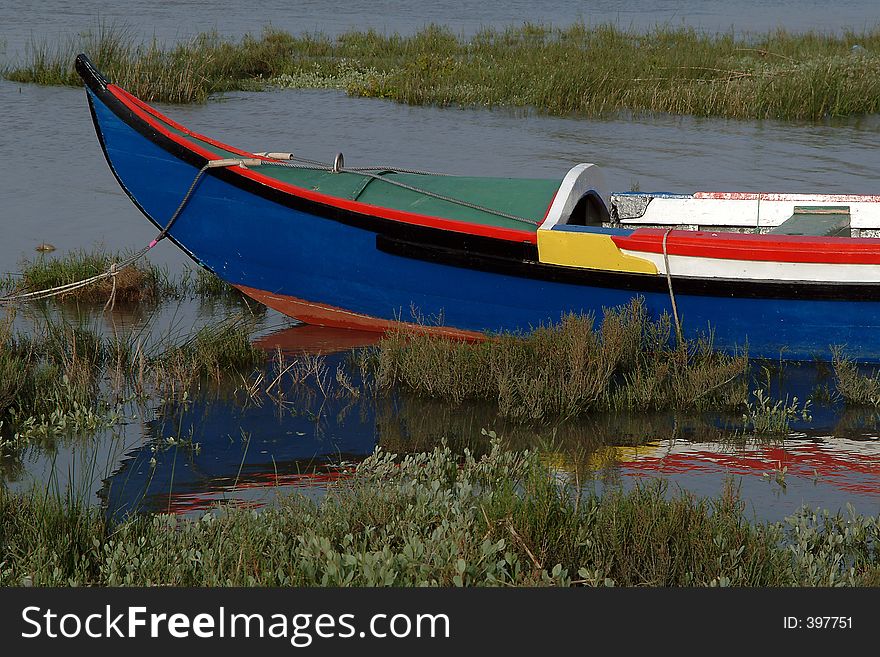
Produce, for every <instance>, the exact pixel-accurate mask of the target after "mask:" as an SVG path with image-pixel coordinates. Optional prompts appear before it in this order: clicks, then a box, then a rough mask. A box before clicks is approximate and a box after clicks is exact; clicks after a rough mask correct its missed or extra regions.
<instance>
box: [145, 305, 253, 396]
mask: <svg viewBox="0 0 880 657" xmlns="http://www.w3.org/2000/svg"><path fill="white" fill-rule="evenodd" d="M253 330H254V322H253V319H252V318H250V317H247V316H243V315H242V316H237V317H230V318H227V319H225V320H223V321H221V322H219V323H216V324H211V325H208V326H204V327H202V328H201V329H199V330H197V331H196V332H195V333H193V334H192V335H190V336H189V337H188V338H187V339H185V340H183V341H182V342H178V343H175V344H172V345H169V346H167V347H166V348H164V349H163V350H161V351H160V352H159V353H156V354H155V355H153V356H149V357H148V359H147V360H148V362H149V367H150V369H151V372H152V375H153V377H154V381H155V383H156V386H157V387H158V388H159V389H160V390H164V391H166V392H167V391H171V392H174V391H182V390H186V389H188V388H191V387H192V386H193V385H195V384H196V383H198V382H200V381H203V380H205V379H211V380H213V381H215V382H216V383H220V382H221V381H222V380H223V379H224V378H228V377H232V378H236V377H238V378H240V377H241V375H243V374H247V373H250V372H251V371H252V370H253V369H254V368H256V367H257V366H259V365H261V364H262V363H264V362H265V361H266V353H265V352H264V351H263V350H261V349H259V348H258V347H255V346H254V345H253V343H251V340H250V336H251V333H252V332H253Z"/></svg>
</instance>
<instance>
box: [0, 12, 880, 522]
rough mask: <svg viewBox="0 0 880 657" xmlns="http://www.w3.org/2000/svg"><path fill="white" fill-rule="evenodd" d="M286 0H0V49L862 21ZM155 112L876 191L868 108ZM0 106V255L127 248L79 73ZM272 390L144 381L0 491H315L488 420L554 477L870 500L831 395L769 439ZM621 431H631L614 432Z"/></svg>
mask: <svg viewBox="0 0 880 657" xmlns="http://www.w3.org/2000/svg"><path fill="white" fill-rule="evenodd" d="M288 4H289V3H281V2H277V3H272V2H264V3H259V5H260V6H259V7H258V9H260V8H262V10H263V11H259V10H252V9H248V10H247V11H245V10H238V9H237V8H236V6H233V7H224V8H223V9H222V13H221V10H219V9H217V8H216V5H211V4H210V3H200V2H178V3H163V4H161V6H159V7H154V8H142V7H141V6H140V5H139V6H138V13H137V15H136V16H133V14H132V12H131V10H130V9H129V5H127V4H124V3H109V2H97V1H93V2H84V3H82V2H80V3H63V2H56V3H48V4H44V5H30V6H28V7H25V8H24V9H22V8H21V7H20V6H19V5H18V4H16V5H13V4H10V3H9V2H7V1H6V0H0V39H2V40H4V41H5V53H6V55H7V57H9V56H12V55H16V54H17V53H19V52H20V51H21V50H22V48H23V46H24V43H25V42H26V39H25V37H26V36H27V35H29V34H30V33H34V34H35V35H37V36H46V35H50V36H51V35H53V34H55V33H57V32H61V31H64V32H67V31H68V30H70V29H86V28H88V27H90V26H92V25H94V21H95V17H96V15H100V16H102V17H104V18H106V19H108V20H114V19H120V20H121V19H125V20H127V21H129V22H130V23H131V22H132V21H133V24H134V25H136V26H138V27H137V28H135V29H136V32H137V34H139V35H142V36H149V35H152V34H153V33H155V34H156V35H157V36H158V37H159V38H163V39H164V38H168V39H172V38H178V37H186V36H189V35H191V34H194V33H197V32H200V31H203V30H204V29H210V28H214V27H215V28H216V29H218V31H221V32H222V33H227V34H231V35H238V34H241V33H244V32H248V31H251V32H253V31H258V30H259V29H260V28H261V27H262V25H264V24H265V23H266V22H268V21H271V22H272V24H273V25H275V26H276V27H279V28H282V29H288V30H292V31H300V30H302V29H319V30H323V31H326V32H329V33H337V32H340V31H344V30H346V29H350V28H352V27H358V28H363V27H367V26H373V27H376V28H377V29H382V30H387V31H394V30H400V31H411V30H413V29H416V28H418V27H420V26H421V25H422V24H424V23H425V22H429V21H431V20H436V21H439V22H444V23H448V24H450V25H451V26H452V27H453V28H454V29H459V30H462V31H473V30H476V29H478V28H479V26H480V25H505V24H510V23H518V22H519V21H521V20H524V19H528V20H536V21H552V22H554V23H566V22H570V21H571V20H576V19H578V18H583V19H584V20H587V21H593V22H599V21H607V20H611V21H616V22H619V23H620V24H622V25H625V26H626V25H630V24H632V25H635V26H637V27H638V26H645V25H650V24H654V23H657V22H664V21H665V22H670V23H671V24H678V23H679V22H683V23H686V24H690V25H695V26H698V27H704V28H708V29H727V28H728V27H731V26H733V27H734V28H735V29H740V30H764V29H766V28H768V27H770V26H772V25H777V24H781V23H782V22H783V21H785V23H784V24H785V25H786V26H787V27H789V28H790V29H805V28H817V27H818V28H822V29H829V30H840V29H843V28H845V27H854V28H856V29H859V28H861V27H863V26H865V25H873V23H874V20H875V17H874V16H873V14H874V13H875V9H874V3H873V2H858V1H856V2H850V3H844V4H842V5H838V6H835V8H834V11H833V12H831V10H829V9H828V8H827V6H826V5H825V4H824V3H819V2H809V1H805V2H801V3H796V2H790V3H784V4H781V5H780V4H776V5H773V7H770V8H765V7H764V5H763V3H758V2H751V1H750V0H749V1H746V0H740V1H738V2H733V3H720V2H717V3H716V2H708V3H686V2H652V3H635V2H629V3H627V2H607V3H601V2H599V3H592V4H590V5H585V4H584V3H563V2H555V3H554V2H551V3H542V4H541V5H540V9H539V8H538V5H536V4H535V5H532V4H531V3H506V4H505V7H506V9H504V10H501V9H496V8H494V6H493V5H491V4H490V5H488V6H483V5H480V7H479V8H475V7H476V5H473V6H472V5H471V4H470V3H453V2H445V3H444V2H440V3H432V5H431V8H429V9H427V10H426V11H428V13H425V11H421V12H420V13H418V15H417V17H416V15H415V14H414V12H413V11H412V3H405V2H385V3H382V2H380V3H379V4H380V5H381V6H382V8H383V10H384V11H379V10H377V8H376V3H375V2H371V3H359V2H349V3H345V6H344V7H342V6H341V5H337V4H334V3H332V2H331V3H327V2H322V3H297V4H296V5H295V7H296V8H290V7H288ZM464 4H467V8H466V9H467V10H466V11H463V10H462V9H463V8H464ZM484 5H485V3H484ZM587 7H588V8H589V11H587ZM793 8H796V9H797V11H793V10H792V9H793ZM830 14H833V15H830ZM449 16H457V17H458V18H456V19H454V20H450V19H448V17H449ZM377 17H378V18H377ZM743 17H745V18H743ZM164 109H165V111H167V112H168V113H169V114H170V115H171V116H172V117H173V118H175V119H177V120H178V121H180V122H181V123H184V124H185V125H188V126H189V127H191V128H193V129H195V130H198V131H200V132H203V133H206V134H208V135H211V136H214V137H217V138H219V139H221V140H224V141H228V142H230V143H232V144H235V145H238V146H241V147H244V148H246V149H251V150H294V151H296V152H297V153H298V154H300V155H304V156H307V157H314V158H319V159H324V160H330V159H332V157H333V156H334V155H335V154H336V153H337V152H338V151H343V152H344V153H345V156H346V163H347V164H349V165H352V166H358V165H376V164H384V165H388V164H390V165H398V166H407V167H414V168H423V169H433V170H437V171H446V172H453V173H462V174H469V175H479V174H485V175H499V176H529V177H541V176H543V177H555V178H558V177H561V176H562V175H564V173H565V172H566V171H567V170H568V168H569V167H571V166H572V165H573V164H576V163H578V162H584V161H589V162H595V163H597V164H599V165H600V166H601V167H602V168H603V169H604V171H605V174H606V179H607V181H608V187H609V188H610V189H617V190H626V189H629V188H630V187H632V186H635V185H638V187H639V188H640V189H642V190H670V191H695V190H710V191H711V190H746V191H792V192H797V191H802V192H809V191H814V190H821V191H826V192H838V193H872V194H877V193H880V176H878V173H880V118H878V117H863V118H860V119H854V120H849V121H844V122H834V123H828V124H820V125H815V124H791V123H778V122H772V121H762V122H753V121H727V120H714V119H712V120H709V119H705V120H704V119H691V118H677V117H651V118H620V119H617V120H606V121H585V120H573V119H565V118H546V117H537V116H534V115H531V114H529V113H528V112H509V111H484V110H457V109H445V110H441V109H436V108H422V107H405V106H401V105H395V104H392V103H388V102H384V101H380V100H372V99H356V98H348V97H346V96H345V95H344V94H342V93H339V92H335V91H283V92H282V91H275V92H267V93H237V94H230V95H228V96H226V97H224V98H222V99H216V100H214V101H212V102H210V103H208V104H207V105H204V106H192V107H167V108H164ZM0 117H2V119H0V121H2V130H0V152H2V153H3V155H4V157H5V158H6V159H7V165H6V166H5V167H4V171H3V175H2V176H0V217H2V221H3V226H4V228H5V230H4V233H3V239H2V240H0V271H3V272H14V271H16V270H17V268H18V263H19V262H20V261H21V259H23V258H30V257H34V256H35V253H34V247H35V246H36V245H37V244H39V243H41V242H50V243H52V244H55V245H56V246H57V247H58V252H59V253H63V252H65V251H67V250H71V249H78V248H92V247H94V246H95V245H103V246H104V247H106V248H108V249H114V250H115V249H126V248H138V247H140V246H141V245H143V244H145V243H147V242H149V240H150V239H151V238H152V237H153V236H154V230H153V229H152V228H151V227H150V226H149V225H148V224H147V222H146V221H145V220H144V219H143V218H142V217H141V216H140V214H139V213H138V211H137V210H136V209H135V208H133V207H132V206H131V204H130V202H129V201H128V200H127V198H126V197H125V196H124V195H123V194H122V192H121V190H120V189H119V188H118V186H117V185H116V183H115V181H114V180H113V178H112V176H111V174H110V172H109V170H108V169H107V166H106V163H105V162H104V160H103V157H102V155H101V153H100V150H99V147H98V144H97V140H96V139H95V135H94V131H93V128H92V126H91V122H90V118H89V115H88V110H87V107H86V103H85V97H84V94H83V92H82V91H81V90H77V89H56V88H40V87H35V86H28V85H17V84H13V83H9V82H6V81H0ZM151 256H152V259H153V261H154V262H156V263H157V264H161V265H164V266H167V267H168V268H169V270H170V271H171V273H172V274H175V273H179V272H180V271H181V270H182V269H183V267H185V266H186V261H185V258H184V257H183V256H181V255H180V254H179V253H178V252H177V251H176V250H175V249H174V247H173V246H172V245H170V244H167V243H163V244H160V245H159V247H157V248H156V249H155V250H154V252H153V253H152V254H151ZM158 312H159V314H160V315H162V317H164V319H162V318H160V319H159V321H158V322H157V325H158V326H161V327H165V328H162V329H159V330H167V327H168V326H170V325H176V326H177V327H178V330H179V331H180V332H181V333H184V332H185V331H186V329H187V328H188V327H189V326H194V325H196V324H197V323H199V322H210V321H212V320H214V319H215V318H216V317H218V316H220V314H222V312H223V311H222V309H216V308H211V307H207V306H204V307H200V306H198V305H197V304H195V303H191V304H183V305H180V304H178V305H176V306H173V307H168V308H163V309H161V310H160V311H158ZM89 321H93V320H89ZM101 321H103V320H101ZM133 321H135V322H138V321H140V322H144V321H146V320H145V319H144V318H135V319H134V320H133ZM281 324H282V322H281V320H280V319H279V318H278V317H273V316H270V317H269V318H268V319H267V322H266V324H265V326H264V327H263V329H264V330H263V334H267V333H268V334H270V335H271V336H273V337H272V338H271V340H275V341H276V342H277V343H279V344H281V343H283V344H284V345H286V347H285V348H287V349H288V350H291V351H297V350H302V349H307V350H312V351H315V350H318V351H321V352H322V353H326V352H327V351H330V350H332V348H333V347H334V345H337V343H339V342H340V341H341V342H342V343H343V344H344V346H346V347H352V346H358V344H363V340H364V338H363V336H339V335H335V334H329V333H322V332H321V331H317V332H315V331H310V332H308V333H307V332H305V331H303V330H302V329H286V330H287V332H286V333H280V334H279V333H277V332H274V330H275V329H277V328H278V326H279V325H281ZM298 330H299V332H297V331H298ZM352 340H354V341H355V343H357V344H351V341H352ZM266 344H267V347H271V346H272V345H271V344H270V343H266ZM816 376H818V373H817V372H815V371H813V372H812V373H809V372H808V373H807V374H805V375H803V376H802V377H801V378H798V377H792V379H790V380H789V383H787V384H786V386H787V387H783V388H780V389H778V390H777V391H776V392H777V393H779V394H780V396H782V395H783V394H785V393H786V392H792V391H793V390H797V392H796V393H792V394H798V395H799V396H800V398H801V399H804V398H805V397H806V396H808V395H809V394H810V392H811V391H812V389H813V388H814V387H815V385H816ZM811 377H812V378H811ZM801 379H803V380H801ZM284 401H286V402H289V403H281V404H279V403H277V400H273V399H270V398H266V399H262V400H261V401H260V402H259V403H258V402H256V401H253V400H251V401H250V402H248V401H247V400H244V399H242V398H241V395H240V394H239V395H238V396H236V395H235V394H232V395H231V396H229V397H227V398H224V399H220V400H216V399H214V400H201V399H196V400H193V401H192V402H190V403H189V404H183V405H177V406H174V405H171V406H168V405H163V404H161V403H160V402H159V401H158V400H152V401H151V402H150V403H148V404H145V405H141V406H132V407H130V408H128V409H127V412H126V420H125V421H124V422H123V423H121V424H120V425H119V426H118V427H117V428H115V429H114V430H113V431H110V432H107V434H106V435H102V436H101V437H99V438H98V439H89V440H72V441H67V440H59V441H57V442H56V443H55V444H54V445H49V444H47V445H44V446H43V447H41V448H34V449H29V450H26V451H25V452H24V453H21V454H15V455H8V454H7V455H4V456H3V458H2V460H0V477H2V480H3V482H4V484H5V485H8V486H12V487H13V488H16V489H25V488H28V487H29V486H31V485H33V484H34V483H35V482H36V483H37V484H38V485H41V486H42V485H45V484H46V482H53V483H52V485H55V486H58V487H59V488H64V487H65V486H67V485H72V486H74V487H77V488H79V489H81V490H82V491H83V494H84V495H85V496H87V497H88V498H89V499H91V500H92V501H94V502H103V503H105V504H106V505H107V507H108V508H109V509H110V510H111V512H113V513H116V512H119V513H124V512H127V511H128V510H131V509H133V508H142V509H147V510H172V511H173V510H178V511H187V510H189V511H195V510H197V509H201V508H204V507H205V506H207V505H210V504H211V503H213V502H216V501H218V500H223V499H237V500H243V501H246V502H249V503H254V504H261V503H266V502H267V501H270V500H271V497H272V496H273V495H274V494H276V493H277V492H278V491H279V490H281V491H286V490H291V489H296V490H302V491H308V492H310V493H311V494H315V495H320V493H321V491H322V490H323V487H324V486H325V485H326V483H327V482H328V481H332V480H334V479H335V478H338V477H342V476H345V470H346V468H348V467H349V466H350V464H351V463H353V462H355V461H357V460H358V459H359V458H361V457H363V455H364V454H366V453H369V452H370V451H371V450H372V449H373V447H374V446H375V445H376V444H381V445H383V446H385V447H387V448H389V449H396V450H408V449H423V448H426V447H430V446H431V445H432V444H433V443H434V442H435V441H436V440H439V439H440V438H443V437H445V438H448V439H450V440H453V441H458V443H459V444H461V445H471V446H474V447H475V448H480V446H481V445H482V446H483V447H485V441H484V439H483V438H481V436H482V434H481V429H483V428H486V429H494V430H496V431H498V433H499V434H500V435H505V436H506V437H508V438H509V439H510V440H511V442H512V443H514V444H517V445H520V446H526V445H535V444H544V445H545V446H546V445H548V444H549V445H551V446H552V445H556V443H554V442H552V441H554V440H557V439H559V440H560V444H559V449H558V450H557V451H555V452H554V451H552V450H551V452H550V453H551V454H558V459H557V458H552V465H553V467H556V468H558V470H559V472H560V474H561V476H572V475H575V474H576V475H577V477H578V480H579V481H585V479H584V478H582V476H586V475H587V473H593V474H592V479H590V478H589V477H587V480H590V481H592V482H593V484H592V485H595V486H598V487H600V488H601V487H603V486H606V485H609V484H615V485H616V484H618V483H619V484H623V485H631V484H632V482H634V481H638V480H640V479H641V478H643V477H644V476H645V475H646V474H662V475H663V476H665V477H667V478H669V479H670V480H671V481H672V482H673V483H674V484H676V485H680V486H682V487H683V488H685V489H689V490H694V491H695V492H698V493H699V494H714V493H717V492H718V491H719V490H720V489H721V487H722V485H723V483H724V481H725V479H726V478H728V477H731V476H732V477H735V478H738V480H739V481H740V482H741V483H742V491H743V494H744V496H746V498H747V500H748V502H749V504H750V505H751V507H752V508H754V510H755V512H756V514H757V515H758V516H759V517H768V518H774V519H778V518H780V517H782V516H784V515H786V514H788V513H790V512H791V511H793V510H794V509H796V508H797V507H798V506H799V505H800V504H802V503H806V504H809V505H810V506H826V507H828V508H831V509H833V510H836V509H837V508H841V507H843V506H844V505H845V504H846V503H847V502H851V503H853V504H854V505H855V506H856V507H857V508H858V510H860V511H861V512H863V513H877V512H878V510H880V491H878V490H877V485H876V484H877V481H878V479H880V453H878V450H877V449H876V446H877V444H878V443H877V435H878V432H877V418H875V417H873V416H871V415H870V414H869V415H856V416H853V415H852V414H844V413H842V409H841V408H840V407H839V406H828V407H823V408H814V420H813V422H812V423H811V424H810V425H809V426H806V425H804V426H796V427H795V430H796V431H797V432H798V433H797V434H795V435H793V436H791V437H790V438H789V440H786V441H784V442H782V443H781V444H778V445H767V444H766V443H762V442H758V443H754V442H749V441H747V440H746V441H740V442H739V443H734V444H732V443H730V442H729V441H727V442H724V441H722V440H720V438H721V436H720V435H718V432H717V428H718V427H717V425H718V424H719V420H717V419H714V420H712V419H710V420H701V421H699V422H697V423H696V424H692V423H691V424H688V422H684V423H683V421H682V420H681V419H680V418H675V417H673V416H663V417H660V418H652V419H650V421H648V420H645V419H644V418H611V419H608V418H604V419H602V420H601V421H598V420H597V421H596V422H589V423H586V424H582V425H579V426H576V427H543V428H522V427H514V426H512V425H507V424H505V423H504V422H503V420H501V419H499V418H495V417H494V416H493V414H492V410H491V409H487V408H476V407H475V408H468V409H448V408H445V407H443V406H442V405H441V406H436V405H435V406H431V405H427V406H426V405H425V404H424V403H421V402H419V401H418V400H412V399H406V398H401V399H398V400H396V401H395V402H394V403H393V404H391V405H390V406H389V405H385V406H382V407H370V406H368V405H367V406H365V405H364V404H363V403H362V402H358V403H356V404H350V403H349V402H348V401H345V400H344V399H334V400H330V401H327V400H326V399H323V397H322V395H321V393H320V391H316V390H315V389H314V387H312V388H308V387H307V388H306V389H304V390H303V391H302V393H301V395H300V396H299V397H296V399H292V398H288V399H286V400H284ZM689 422H690V421H689ZM169 438H172V439H173V442H170V441H169V440H168V439H169ZM481 440H483V442H482V443H481V442H480V441H481ZM548 440H549V441H551V442H549V443H548V442H547V441H548ZM194 444H198V445H199V448H198V449H195V448H194V447H193V445H194ZM633 446H638V450H636V451H635V452H633V451H627V450H630V448H632V447H633ZM151 459H155V461H156V463H155V465H152V464H151V462H150V461H151ZM784 468H785V470H783V469H784ZM315 472H317V474H316V475H314V474H313V473H315ZM779 473H782V477H781V478H780V477H779V476H777V474H779ZM306 474H308V475H309V476H305V475H306ZM780 480H781V482H782V483H780Z"/></svg>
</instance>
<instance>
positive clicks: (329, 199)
mask: <svg viewBox="0 0 880 657" xmlns="http://www.w3.org/2000/svg"><path fill="white" fill-rule="evenodd" d="M107 90H108V91H109V92H110V93H111V94H113V95H114V96H115V97H116V98H117V99H119V101H120V102H122V103H124V104H125V105H126V106H127V107H128V108H129V109H130V110H131V111H132V112H134V113H135V114H136V115H137V116H138V117H139V118H140V119H141V120H143V121H145V122H147V123H148V124H149V125H150V126H151V127H152V128H153V129H154V130H156V131H157V132H159V133H161V134H162V135H163V136H165V137H167V138H168V139H171V140H172V141H174V142H176V143H177V144H179V145H181V146H183V147H184V148H187V149H188V150H190V151H192V152H193V153H196V154H197V155H199V156H201V157H204V158H205V159H208V160H216V159H217V154H216V153H212V152H211V151H209V150H207V149H205V148H203V147H202V146H200V145H198V144H196V143H194V142H192V141H190V140H188V139H186V138H184V137H182V136H181V135H179V134H177V133H175V132H171V131H170V130H168V128H167V127H166V126H165V125H163V123H165V124H167V125H170V126H173V127H174V129H175V130H180V131H182V132H184V133H185V134H187V135H188V136H190V137H193V138H196V139H200V140H203V141H205V142H207V143H209V144H211V145H212V146H216V147H217V148H222V149H223V150H228V151H230V152H233V153H236V154H238V155H241V156H243V157H249V158H258V159H262V160H268V158H260V157H259V156H257V155H254V154H253V153H248V152H247V151H242V150H240V149H237V148H234V147H232V146H229V145H227V144H223V143H222V142H219V141H216V140H214V139H210V138H208V137H205V136H203V135H200V134H198V133H195V132H192V131H190V130H187V129H186V128H184V127H183V126H181V125H180V124H178V123H175V122H174V121H172V120H170V119H169V118H167V117H166V116H165V115H163V114H161V113H160V112H159V111H157V110H156V109H154V108H152V107H150V106H149V105H147V104H146V103H144V102H143V101H141V100H140V99H138V98H136V97H135V96H132V95H131V94H130V93H128V92H127V91H125V90H124V89H122V88H121V87H118V86H116V85H115V84H109V85H107ZM269 161H271V160H269ZM227 170H229V171H232V172H234V173H236V174H238V175H240V176H243V177H245V178H249V179H251V180H253V181H255V182H258V183H260V184H262V185H266V186H267V187H271V188H273V189H277V190H279V191H282V192H285V193H287V194H291V195H293V196H297V197H300V198H304V199H308V200H310V201H315V202H317V203H322V204H324V205H329V206H333V207H336V208H340V209H342V210H348V211H349V212H356V213H358V214H364V215H369V216H372V217H377V218H380V219H389V220H391V221H398V222H401V223H407V224H414V225H417V226H424V227H427V228H439V229H442V230H448V231H452V232H456V233H466V234H469V235H480V236H482V237H492V238H495V239H501V240H507V241H510V242H528V243H531V244H536V243H537V241H538V236H537V234H536V233H535V232H534V231H531V230H516V229H513V228H499V227H495V226H486V225H483V224H475V223H471V222H467V221H457V220H454V219H444V218H442V217H436V216H431V215H422V214H415V213H413V212H406V211H404V210H392V209H391V208H385V207H382V206H378V205H371V204H369V203H361V202H359V201H349V200H347V199H340V198H338V197H336V196H330V195H328V194H322V193H320V192H315V191H312V190H309V189H305V188H304V187H297V186H296V185H291V184H289V183H284V182H281V181H279V180H276V179H274V178H271V177H269V176H266V175H263V174H261V173H258V172H257V171H254V170H251V169H245V168H242V167H228V169H227ZM548 211H549V206H548ZM545 216H546V213H545ZM536 228H537V226H536Z"/></svg>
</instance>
